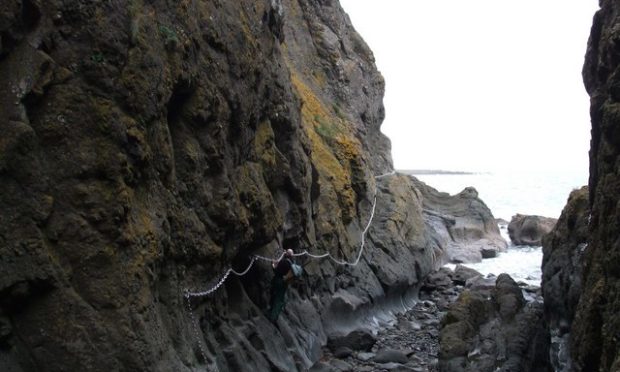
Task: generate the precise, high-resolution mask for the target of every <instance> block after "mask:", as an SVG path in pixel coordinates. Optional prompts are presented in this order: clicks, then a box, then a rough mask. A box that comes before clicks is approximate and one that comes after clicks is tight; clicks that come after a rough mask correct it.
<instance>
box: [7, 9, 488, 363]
mask: <svg viewBox="0 0 620 372" xmlns="http://www.w3.org/2000/svg"><path fill="white" fill-rule="evenodd" d="M383 88H384V82H383V78H382V77H381V75H380V74H379V73H378V72H377V70H376V67H375V65H374V59H373V56H372V53H371V51H370V50H369V49H368V47H367V46H366V44H365V43H364V42H363V40H362V39H361V38H360V37H359V35H358V34H357V33H356V32H355V31H354V30H353V28H352V27H351V24H350V21H349V19H348V17H347V16H346V15H345V14H344V13H343V11H342V9H341V8H340V6H339V4H338V2H337V1H314V0H258V1H256V0H252V1H250V0H240V1H219V0H211V1H167V0H132V1H120V0H112V1H98V0H93V1H82V0H62V1H61V0H46V1H42V0H11V1H3V2H2V3H1V4H0V133H2V136H0V253H1V254H0V272H1V273H2V274H1V275H0V370H14V371H59V370H69V371H79V370H89V371H125V370H127V371H189V370H195V369H198V368H204V367H205V365H208V366H210V367H213V366H214V364H217V366H218V367H219V370H221V371H227V370H229V371H264V370H270V369H271V370H280V371H295V370H303V369H305V368H307V367H308V366H310V365H311V364H313V363H314V361H316V360H317V359H318V358H319V356H320V347H321V345H323V344H325V343H326V340H327V336H328V335H331V334H346V333H348V331H350V330H351V329H355V328H356V327H358V326H359V324H356V322H359V319H360V318H362V319H363V317H362V316H363V315H364V314H370V312H371V311H372V310H373V307H374V308H383V309H389V306H390V304H391V303H392V302H394V303H398V304H400V299H401V296H402V295H404V294H411V293H412V290H415V288H416V286H417V285H418V284H419V283H420V282H421V280H422V278H424V277H425V276H426V275H427V274H428V273H429V272H430V271H431V270H432V269H434V268H435V267H436V266H437V265H438V264H439V262H440V261H441V257H443V254H444V253H443V249H445V247H444V246H442V245H441V244H440V243H438V242H441V241H442V240H441V239H443V238H440V237H438V234H437V232H436V231H434V230H432V229H429V228H428V225H427V224H426V223H425V215H426V214H425V208H426V207H425V206H424V205H425V204H424V203H425V202H424V201H423V198H422V197H421V194H422V193H424V192H425V191H423V190H424V189H423V188H420V186H419V185H418V184H417V183H415V182H413V181H412V179H410V178H409V177H403V176H398V175H397V176H392V177H387V178H383V179H380V180H375V179H374V177H373V176H374V175H377V174H381V173H385V172H388V171H389V170H391V168H392V164H391V158H390V154H389V141H388V140H387V139H386V138H385V137H384V136H383V135H382V134H381V132H380V130H379V127H380V125H381V122H382V120H383V116H384V110H383V105H382V102H381V100H382V97H383ZM376 185H378V194H377V210H376V213H375V220H374V221H373V224H372V226H371V228H370V230H369V232H368V236H367V248H366V250H365V251H364V255H363V256H362V259H361V261H360V264H359V265H357V266H355V267H342V266H337V265H335V264H333V263H332V262H331V261H329V260H323V261H316V260H313V261H307V262H304V264H305V273H306V278H305V281H304V283H303V284H301V285H297V286H296V287H294V288H292V289H291V290H290V291H289V298H290V301H289V303H288V305H287V308H286V311H285V313H284V314H283V316H282V317H281V318H280V320H279V322H278V327H274V326H273V325H272V324H271V323H269V322H268V321H267V319H266V318H265V317H264V316H263V311H264V310H265V309H266V307H267V302H268V293H269V290H268V283H269V280H270V278H271V268H270V265H269V264H268V263H264V262H261V263H258V264H256V265H255V266H254V267H252V268H251V269H250V271H249V272H248V274H247V275H246V276H243V277H241V278H236V277H234V276H231V277H229V279H228V280H227V281H226V282H225V284H224V285H223V286H222V287H221V288H220V289H218V290H217V291H216V292H215V293H214V294H213V295H211V296H209V297H205V298H199V299H195V300H193V301H192V303H191V306H192V308H193V313H194V315H195V318H196V320H197V322H196V323H195V324H194V323H192V321H191V318H190V317H189V316H188V312H187V305H188V304H187V303H186V302H185V301H184V298H183V293H184V291H185V290H186V289H198V290H200V289H207V288H212V287H213V286H214V285H215V284H216V283H217V282H218V281H219V279H220V277H221V275H222V274H223V273H224V272H225V270H226V269H227V268H229V267H231V266H232V267H234V268H235V269H237V270H242V269H244V268H245V267H246V266H247V265H248V263H249V259H248V257H249V255H250V254H261V255H275V254H276V253H277V248H278V247H279V245H280V244H283V245H285V246H286V247H292V248H294V249H308V250H309V251H311V252H320V253H322V252H325V251H327V252H330V253H331V254H332V255H334V256H335V257H339V258H340V259H346V260H349V261H354V259H355V257H356V255H357V252H358V247H359V243H360V234H361V231H362V230H363V228H364V226H365V225H366V223H367V221H368V220H369V218H370V211H371V206H372V201H373V196H374V190H375V186H376ZM466 199H467V200H468V201H472V200H474V199H472V198H470V197H469V196H468V197H467V198H466ZM466 231H467V229H463V232H464V233H465V232H466ZM471 241H472V242H473V243H475V241H476V240H475V239H471ZM194 325H195V326H196V330H194ZM197 336H198V337H199V338H200V339H201V345H202V346H201V347H199V345H198V343H197V342H196V337H197ZM201 348H202V349H204V354H206V358H207V360H206V361H205V360H203V356H202V354H203V353H202V352H201Z"/></svg>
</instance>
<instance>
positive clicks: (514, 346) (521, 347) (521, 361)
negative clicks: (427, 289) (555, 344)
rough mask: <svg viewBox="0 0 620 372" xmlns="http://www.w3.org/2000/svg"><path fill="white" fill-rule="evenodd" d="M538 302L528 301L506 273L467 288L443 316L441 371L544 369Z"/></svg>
mask: <svg viewBox="0 0 620 372" xmlns="http://www.w3.org/2000/svg"><path fill="white" fill-rule="evenodd" d="M542 312H543V309H542V301H541V299H540V298H539V299H538V300H537V301H531V302H526V300H525V298H524V296H523V293H522V289H521V288H520V287H519V286H518V285H517V283H516V282H515V281H514V280H513V279H512V278H511V277H510V276H509V275H507V274H500V275H499V276H498V277H497V280H496V283H495V286H494V287H491V288H488V287H485V286H481V285H477V286H472V288H470V289H467V290H465V291H464V292H463V293H462V294H461V295H460V296H459V298H458V300H457V301H456V302H455V303H454V304H452V305H451V306H450V309H449V311H448V313H447V314H446V316H445V317H444V318H443V319H442V323H441V333H440V342H439V346H440V351H439V367H440V370H441V371H445V372H450V371H454V372H457V371H472V372H473V371H479V372H486V371H488V372H491V371H546V365H545V364H544V363H542V362H540V360H539V359H537V358H538V356H543V357H544V356H546V351H547V349H546V348H545V345H546V344H545V341H546V339H545V334H544V332H542V325H543V323H542Z"/></svg>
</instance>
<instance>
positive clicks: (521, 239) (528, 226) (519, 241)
mask: <svg viewBox="0 0 620 372" xmlns="http://www.w3.org/2000/svg"><path fill="white" fill-rule="evenodd" d="M557 221H558V220H557V219H555V218H550V217H542V216H528V215H523V214H517V215H514V216H512V219H511V220H510V223H509V224H508V235H509V236H510V240H511V241H512V243H513V244H515V245H530V246H540V245H542V238H543V236H545V234H548V233H549V232H550V231H551V229H553V226H555V224H556V223H557Z"/></svg>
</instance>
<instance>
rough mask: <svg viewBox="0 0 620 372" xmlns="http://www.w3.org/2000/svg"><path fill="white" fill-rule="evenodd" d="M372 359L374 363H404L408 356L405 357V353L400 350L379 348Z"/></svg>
mask: <svg viewBox="0 0 620 372" xmlns="http://www.w3.org/2000/svg"><path fill="white" fill-rule="evenodd" d="M373 360H374V362H375V363H390V362H394V363H400V364H405V363H407V362H408V361H409V358H408V357H407V354H406V353H405V352H403V351H402V350H394V349H385V350H380V351H379V352H378V353H377V355H376V356H375V358H374V359H373Z"/></svg>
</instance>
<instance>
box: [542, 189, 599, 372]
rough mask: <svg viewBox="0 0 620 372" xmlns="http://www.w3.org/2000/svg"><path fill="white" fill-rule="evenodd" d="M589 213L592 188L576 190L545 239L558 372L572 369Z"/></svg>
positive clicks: (546, 291) (548, 314)
mask: <svg viewBox="0 0 620 372" xmlns="http://www.w3.org/2000/svg"><path fill="white" fill-rule="evenodd" d="M589 214H590V207H589V202H588V188H587V187H583V188H581V189H579V190H575V191H573V192H572V193H571V195H570V197H569V198H568V203H567V204H566V207H564V210H563V211H562V215H561V216H560V219H559V220H558V222H557V224H556V225H555V227H554V228H553V230H552V231H551V232H550V233H549V234H547V235H546V236H545V238H544V239H543V262H542V294H543V297H544V299H545V327H546V328H547V329H548V332H549V338H550V342H551V350H550V351H551V352H550V362H551V365H552V366H553V369H554V370H555V371H570V370H571V368H572V363H571V360H570V359H569V356H568V355H567V354H568V353H567V352H568V339H569V337H570V329H571V326H572V324H573V318H574V316H575V310H576V308H577V303H578V302H579V297H580V296H581V290H582V285H581V275H582V266H583V252H584V251H585V250H586V248H587V244H588V243H587V240H588V218H589Z"/></svg>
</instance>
